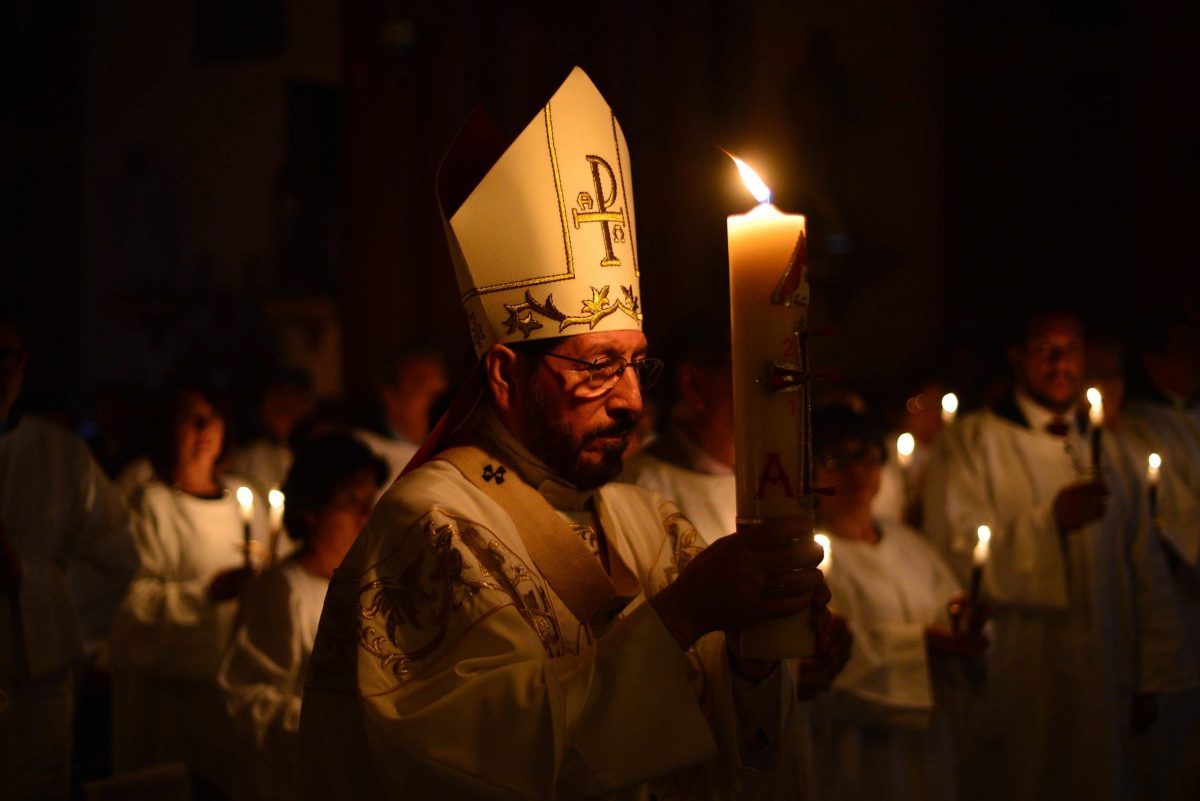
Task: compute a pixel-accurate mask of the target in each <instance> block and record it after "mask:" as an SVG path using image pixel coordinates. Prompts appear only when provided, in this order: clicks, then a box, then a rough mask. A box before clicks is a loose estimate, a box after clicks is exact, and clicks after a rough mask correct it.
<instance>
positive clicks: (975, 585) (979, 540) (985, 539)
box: [971, 526, 992, 602]
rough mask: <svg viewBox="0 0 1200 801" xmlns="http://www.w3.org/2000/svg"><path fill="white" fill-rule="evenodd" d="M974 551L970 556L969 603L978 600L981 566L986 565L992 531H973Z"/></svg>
mask: <svg viewBox="0 0 1200 801" xmlns="http://www.w3.org/2000/svg"><path fill="white" fill-rule="evenodd" d="M975 537H976V539H975V551H974V552H973V553H972V554H971V561H972V563H973V564H974V567H972V568H971V601H972V602H974V601H976V600H978V599H979V585H980V584H981V583H982V581H983V566H984V565H986V564H987V560H988V548H989V547H990V545H989V543H990V542H991V541H992V530H991V529H990V528H988V527H987V526H980V527H979V528H978V529H976V531H975Z"/></svg>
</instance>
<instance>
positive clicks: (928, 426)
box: [903, 384, 945, 444]
mask: <svg viewBox="0 0 1200 801" xmlns="http://www.w3.org/2000/svg"><path fill="white" fill-rule="evenodd" d="M944 392H945V388H944V387H943V386H942V385H941V384H929V385H928V386H925V387H922V388H921V391H920V392H918V393H917V394H916V395H913V396H912V397H911V398H909V399H908V400H907V401H906V402H905V404H904V422H903V430H905V431H907V432H909V433H910V434H912V435H913V437H915V438H916V440H917V442H922V443H926V444H928V443H930V442H933V441H934V440H935V439H937V435H938V433H939V432H941V430H942V395H943V394H944Z"/></svg>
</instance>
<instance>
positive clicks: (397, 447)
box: [350, 428, 420, 495]
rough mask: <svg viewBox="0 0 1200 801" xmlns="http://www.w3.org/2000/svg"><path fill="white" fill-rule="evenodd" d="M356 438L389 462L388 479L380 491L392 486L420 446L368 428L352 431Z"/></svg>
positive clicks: (381, 492)
mask: <svg viewBox="0 0 1200 801" xmlns="http://www.w3.org/2000/svg"><path fill="white" fill-rule="evenodd" d="M350 433H351V434H352V435H354V438H355V439H357V440H358V441H359V442H361V443H362V444H363V445H366V446H367V447H368V448H370V449H371V452H372V453H374V454H375V455H376V456H378V457H379V458H381V459H383V460H384V461H385V462H387V464H388V480H387V481H385V482H384V484H383V487H382V489H381V491H380V494H381V495H382V494H383V492H386V491H387V488H388V487H390V486H392V482H393V481H395V480H396V479H397V478H399V476H400V472H401V471H402V470H403V469H404V468H405V466H406V465H408V462H409V460H410V459H412V458H413V456H415V455H416V453H417V448H419V447H420V445H418V444H417V443H415V442H410V441H409V440H407V439H404V438H403V437H389V436H386V435H384V434H379V433H377V432H375V431H371V430H370V429H366V428H355V429H352V430H351V431H350Z"/></svg>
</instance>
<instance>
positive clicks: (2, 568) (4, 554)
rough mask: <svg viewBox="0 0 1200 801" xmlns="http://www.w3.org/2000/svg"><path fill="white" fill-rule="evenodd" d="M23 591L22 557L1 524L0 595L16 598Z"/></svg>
mask: <svg viewBox="0 0 1200 801" xmlns="http://www.w3.org/2000/svg"><path fill="white" fill-rule="evenodd" d="M20 589H21V556H20V554H18V553H17V546H16V545H13V541H12V540H10V539H9V538H8V531H7V530H5V528H4V523H3V522H0V594H3V595H12V596H15V595H16V594H17V593H18V592H19V591H20Z"/></svg>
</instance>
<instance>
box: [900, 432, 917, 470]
mask: <svg viewBox="0 0 1200 801" xmlns="http://www.w3.org/2000/svg"><path fill="white" fill-rule="evenodd" d="M916 449H917V440H916V438H915V437H913V435H912V434H910V433H908V432H907V431H905V432H904V433H903V434H901V435H900V436H898V437H896V458H897V459H898V460H899V462H900V466H901V467H903V468H904V469H906V470H907V469H908V468H909V467H911V466H912V460H913V451H915V450H916Z"/></svg>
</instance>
